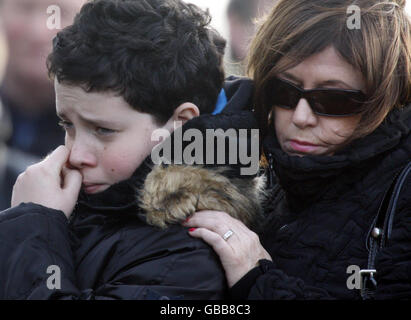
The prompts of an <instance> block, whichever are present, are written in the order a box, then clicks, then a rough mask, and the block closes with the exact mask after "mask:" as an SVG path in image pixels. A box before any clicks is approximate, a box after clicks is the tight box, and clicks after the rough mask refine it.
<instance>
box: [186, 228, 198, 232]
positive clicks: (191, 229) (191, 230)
mask: <svg viewBox="0 0 411 320" xmlns="http://www.w3.org/2000/svg"><path fill="white" fill-rule="evenodd" d="M195 229H197V228H190V229H188V231H190V232H193V231H194V230H195Z"/></svg>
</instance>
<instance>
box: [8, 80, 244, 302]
mask: <svg viewBox="0 0 411 320" xmlns="http://www.w3.org/2000/svg"><path fill="white" fill-rule="evenodd" d="M240 85H241V87H242V90H241V92H247V94H246V95H249V94H248V92H250V90H251V85H250V83H249V82H234V83H228V87H227V93H228V95H229V97H230V98H232V99H231V100H233V101H234V102H235V101H236V99H240V100H242V97H241V96H240V97H238V96H235V95H234V96H233V97H231V94H230V92H232V91H233V92H236V90H237V88H238V87H239V86H240ZM230 88H233V90H231V89H230ZM232 105H234V106H239V105H240V104H238V103H234V104H232V103H229V104H228V105H227V108H226V114H223V115H219V116H211V115H205V116H203V117H200V118H197V119H194V120H193V121H189V122H187V124H186V126H185V127H186V128H187V127H201V128H202V129H205V128H211V127H213V126H217V127H221V126H220V125H219V123H221V124H223V123H225V125H226V126H228V127H231V126H235V125H236V121H235V120H234V119H236V115H238V111H239V110H235V109H232V107H231V106H232ZM246 113H247V111H246ZM241 119H243V117H242V116H241V115H240V116H239V117H238V119H237V120H238V123H240V127H241V126H243V125H242V124H241V123H242V121H241ZM193 123H194V124H193ZM245 125H246V124H244V126H245ZM150 160H151V159H150V157H148V158H147V159H146V160H145V161H144V162H143V164H142V165H141V166H140V167H139V168H138V169H137V170H136V172H135V173H134V175H133V176H132V177H131V178H130V179H128V180H126V181H123V182H120V183H118V184H115V185H113V186H111V187H110V188H109V189H107V190H105V191H103V192H101V193H98V194H94V195H86V194H84V193H81V194H80V197H79V200H78V202H77V205H76V208H75V210H74V213H73V215H72V217H71V218H70V220H69V221H68V220H67V218H66V217H65V215H64V214H63V213H62V212H61V211H57V210H53V209H50V208H46V207H43V206H40V205H37V204H33V203H28V204H21V205H19V206H17V207H14V208H11V209H8V210H6V211H3V212H2V213H0V299H221V298H224V297H225V294H226V289H227V288H226V280H225V277H224V271H223V269H222V267H221V265H220V262H219V259H218V257H217V256H216V254H215V253H214V252H213V250H212V249H211V248H210V247H209V246H208V245H206V244H205V243H204V242H203V241H201V240H199V239H196V238H193V237H190V236H189V235H188V230H187V229H186V228H184V227H182V226H181V225H180V224H174V225H170V226H169V227H168V228H166V229H160V228H157V227H155V226H152V225H149V224H148V223H147V221H146V213H145V212H143V210H141V207H140V203H139V202H138V201H137V196H138V194H139V192H140V191H139V190H141V189H143V190H144V188H143V183H144V182H145V181H146V179H148V174H149V173H150V172H152V163H150ZM210 170H211V168H210ZM165 179H167V177H166V178H165ZM233 183H235V182H233ZM200 184H201V181H200V182H199V185H200ZM233 187H234V186H233ZM215 191H216V192H217V193H221V194H223V195H224V194H225V192H226V191H227V190H215ZM184 192H187V191H182V192H180V193H179V194H181V193H184ZM175 196H176V195H175V194H173V196H170V199H171V200H170V201H173V199H175ZM183 196H184V195H183ZM183 198H189V197H183ZM224 200H225V202H227V200H228V198H225V199H224ZM232 201H233V202H235V201H237V202H238V199H232ZM165 207H166V208H167V211H169V209H170V207H167V205H166V206H165ZM210 209H212V208H210ZM171 214H172V212H171ZM188 214H189V213H188ZM182 219H184V217H183V218H182ZM49 266H58V267H59V268H60V271H61V289H58V290H57V289H56V290H50V289H49V288H48V287H47V279H49V277H50V276H52V275H53V276H54V272H55V271H53V272H51V273H47V268H48V267H49ZM49 284H50V283H49Z"/></svg>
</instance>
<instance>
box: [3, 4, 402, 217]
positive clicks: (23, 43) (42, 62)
mask: <svg viewBox="0 0 411 320" xmlns="http://www.w3.org/2000/svg"><path fill="white" fill-rule="evenodd" d="M290 1H292V0H290ZM307 1H308V0H307ZM84 2H86V0H69V1H67V0H0V79H1V81H0V101H1V103H0V210H2V209H4V208H7V207H9V205H10V197H11V191H12V187H13V184H14V181H15V179H16V177H17V176H18V174H19V173H21V172H22V171H24V170H25V169H26V167H27V166H28V165H30V164H32V163H35V162H37V161H39V159H41V158H42V157H44V156H46V155H47V154H48V153H49V152H50V151H51V150H53V149H54V148H55V147H56V146H58V145H60V144H62V143H64V134H63V131H62V130H61V129H60V128H59V126H58V124H57V122H58V119H57V117H56V114H55V105H54V104H55V101H54V100H55V97H54V89H53V83H52V82H51V81H50V79H49V78H48V75H47V69H46V58H47V55H48V53H49V52H50V51H51V45H52V39H53V37H54V36H55V34H56V33H57V32H58V31H59V29H50V28H49V27H48V25H47V21H48V19H49V18H50V12H47V8H48V7H50V6H52V5H57V6H58V7H59V8H60V10H61V27H62V28H64V27H65V26H66V25H69V24H70V23H71V22H72V20H73V18H74V16H75V14H76V12H78V11H79V9H80V7H81V5H82V4H83V3H84ZM186 2H191V3H194V4H197V5H198V6H200V7H202V8H203V9H206V8H208V9H209V10H210V13H211V15H212V17H213V22H212V25H213V26H214V27H215V28H216V29H217V30H218V31H219V32H220V33H221V34H222V35H223V36H224V37H225V38H226V39H227V41H228V47H227V50H226V56H225V69H226V76H229V75H239V76H242V75H244V74H245V63H244V59H245V57H246V54H247V48H248V45H249V43H250V41H251V39H252V37H253V36H254V34H255V32H256V24H257V23H258V20H261V19H262V18H263V17H264V16H265V15H266V14H268V12H269V11H270V9H271V8H272V7H273V5H274V4H275V2H276V0H186ZM409 2H410V1H409ZM407 7H408V8H410V3H408V4H407Z"/></svg>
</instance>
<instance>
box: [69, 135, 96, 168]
mask: <svg viewBox="0 0 411 320" xmlns="http://www.w3.org/2000/svg"><path fill="white" fill-rule="evenodd" d="M69 164H70V165H71V166H73V167H74V168H76V169H82V168H84V167H95V166H96V165H97V157H96V156H95V154H94V152H92V150H91V149H90V148H89V147H87V146H86V145H84V144H81V143H76V142H74V143H73V144H72V146H71V151H70V157H69Z"/></svg>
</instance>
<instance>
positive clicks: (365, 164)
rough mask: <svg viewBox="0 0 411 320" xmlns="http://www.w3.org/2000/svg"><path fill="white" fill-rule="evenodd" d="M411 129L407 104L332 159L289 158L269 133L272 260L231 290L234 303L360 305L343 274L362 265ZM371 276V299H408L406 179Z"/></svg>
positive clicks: (409, 146) (410, 203) (410, 249)
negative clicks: (335, 302)
mask: <svg viewBox="0 0 411 320" xmlns="http://www.w3.org/2000/svg"><path fill="white" fill-rule="evenodd" d="M273 131H274V130H273V129H271V132H273ZM410 131H411V106H408V107H406V108H405V109H403V110H402V111H394V112H391V114H390V115H389V116H388V118H387V120H386V121H385V122H384V123H383V124H382V125H381V126H380V127H379V128H378V129H377V130H376V131H374V132H373V133H372V134H370V135H368V136H367V137H364V138H362V139H358V140H356V141H354V142H353V143H352V144H351V145H350V146H348V147H346V148H345V149H344V150H341V151H339V152H338V153H336V154H335V155H334V156H330V157H314V156H306V157H302V158H301V157H297V156H294V157H292V156H288V155H287V154H286V153H284V152H283V151H282V150H281V148H280V147H279V144H278V142H277V140H276V137H275V134H274V135H271V136H269V137H267V138H266V139H265V140H264V143H263V148H264V152H265V154H266V155H267V157H268V158H271V159H272V163H273V169H274V170H273V171H274V172H273V174H274V177H273V179H274V182H275V183H274V188H273V191H272V199H271V201H269V204H268V206H267V209H266V212H267V215H268V219H267V222H266V227H265V229H264V231H263V232H262V233H261V236H260V239H261V241H262V243H263V246H264V247H265V248H266V249H267V251H268V252H269V254H270V255H271V257H272V259H273V262H269V261H261V264H260V267H257V268H255V269H253V270H251V271H250V272H249V273H248V274H247V275H246V276H245V277H244V278H243V279H241V280H240V281H239V282H238V283H237V284H236V285H235V286H234V287H233V288H232V290H231V294H232V295H233V297H234V298H248V299H360V292H359V290H357V289H351V290H350V289H348V287H347V279H348V277H349V276H350V275H351V274H348V273H347V268H348V267H349V266H350V265H357V266H359V267H360V268H361V269H366V267H367V258H368V251H367V247H366V237H367V233H368V231H369V229H370V226H371V224H372V221H373V219H374V217H375V216H376V214H377V210H378V207H379V205H380V203H381V201H382V199H383V197H384V193H385V191H386V190H387V189H388V188H389V186H390V184H391V182H392V181H393V179H394V176H395V175H396V173H397V172H399V171H400V170H401V168H403V167H404V166H405V165H406V164H407V163H408V162H409V161H410V160H411V134H410ZM376 270H377V275H376V280H377V283H378V287H377V291H376V294H375V298H376V299H397V298H398V299H399V298H408V299H410V298H411V175H410V176H409V177H408V179H407V180H406V182H405V185H404V188H403V190H402V193H401V196H400V198H399V202H398V208H397V212H396V216H395V220H394V225H393V233H392V238H391V240H390V241H389V242H388V245H387V246H386V247H385V248H384V249H383V250H381V252H380V253H379V255H378V256H377V261H376Z"/></svg>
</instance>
